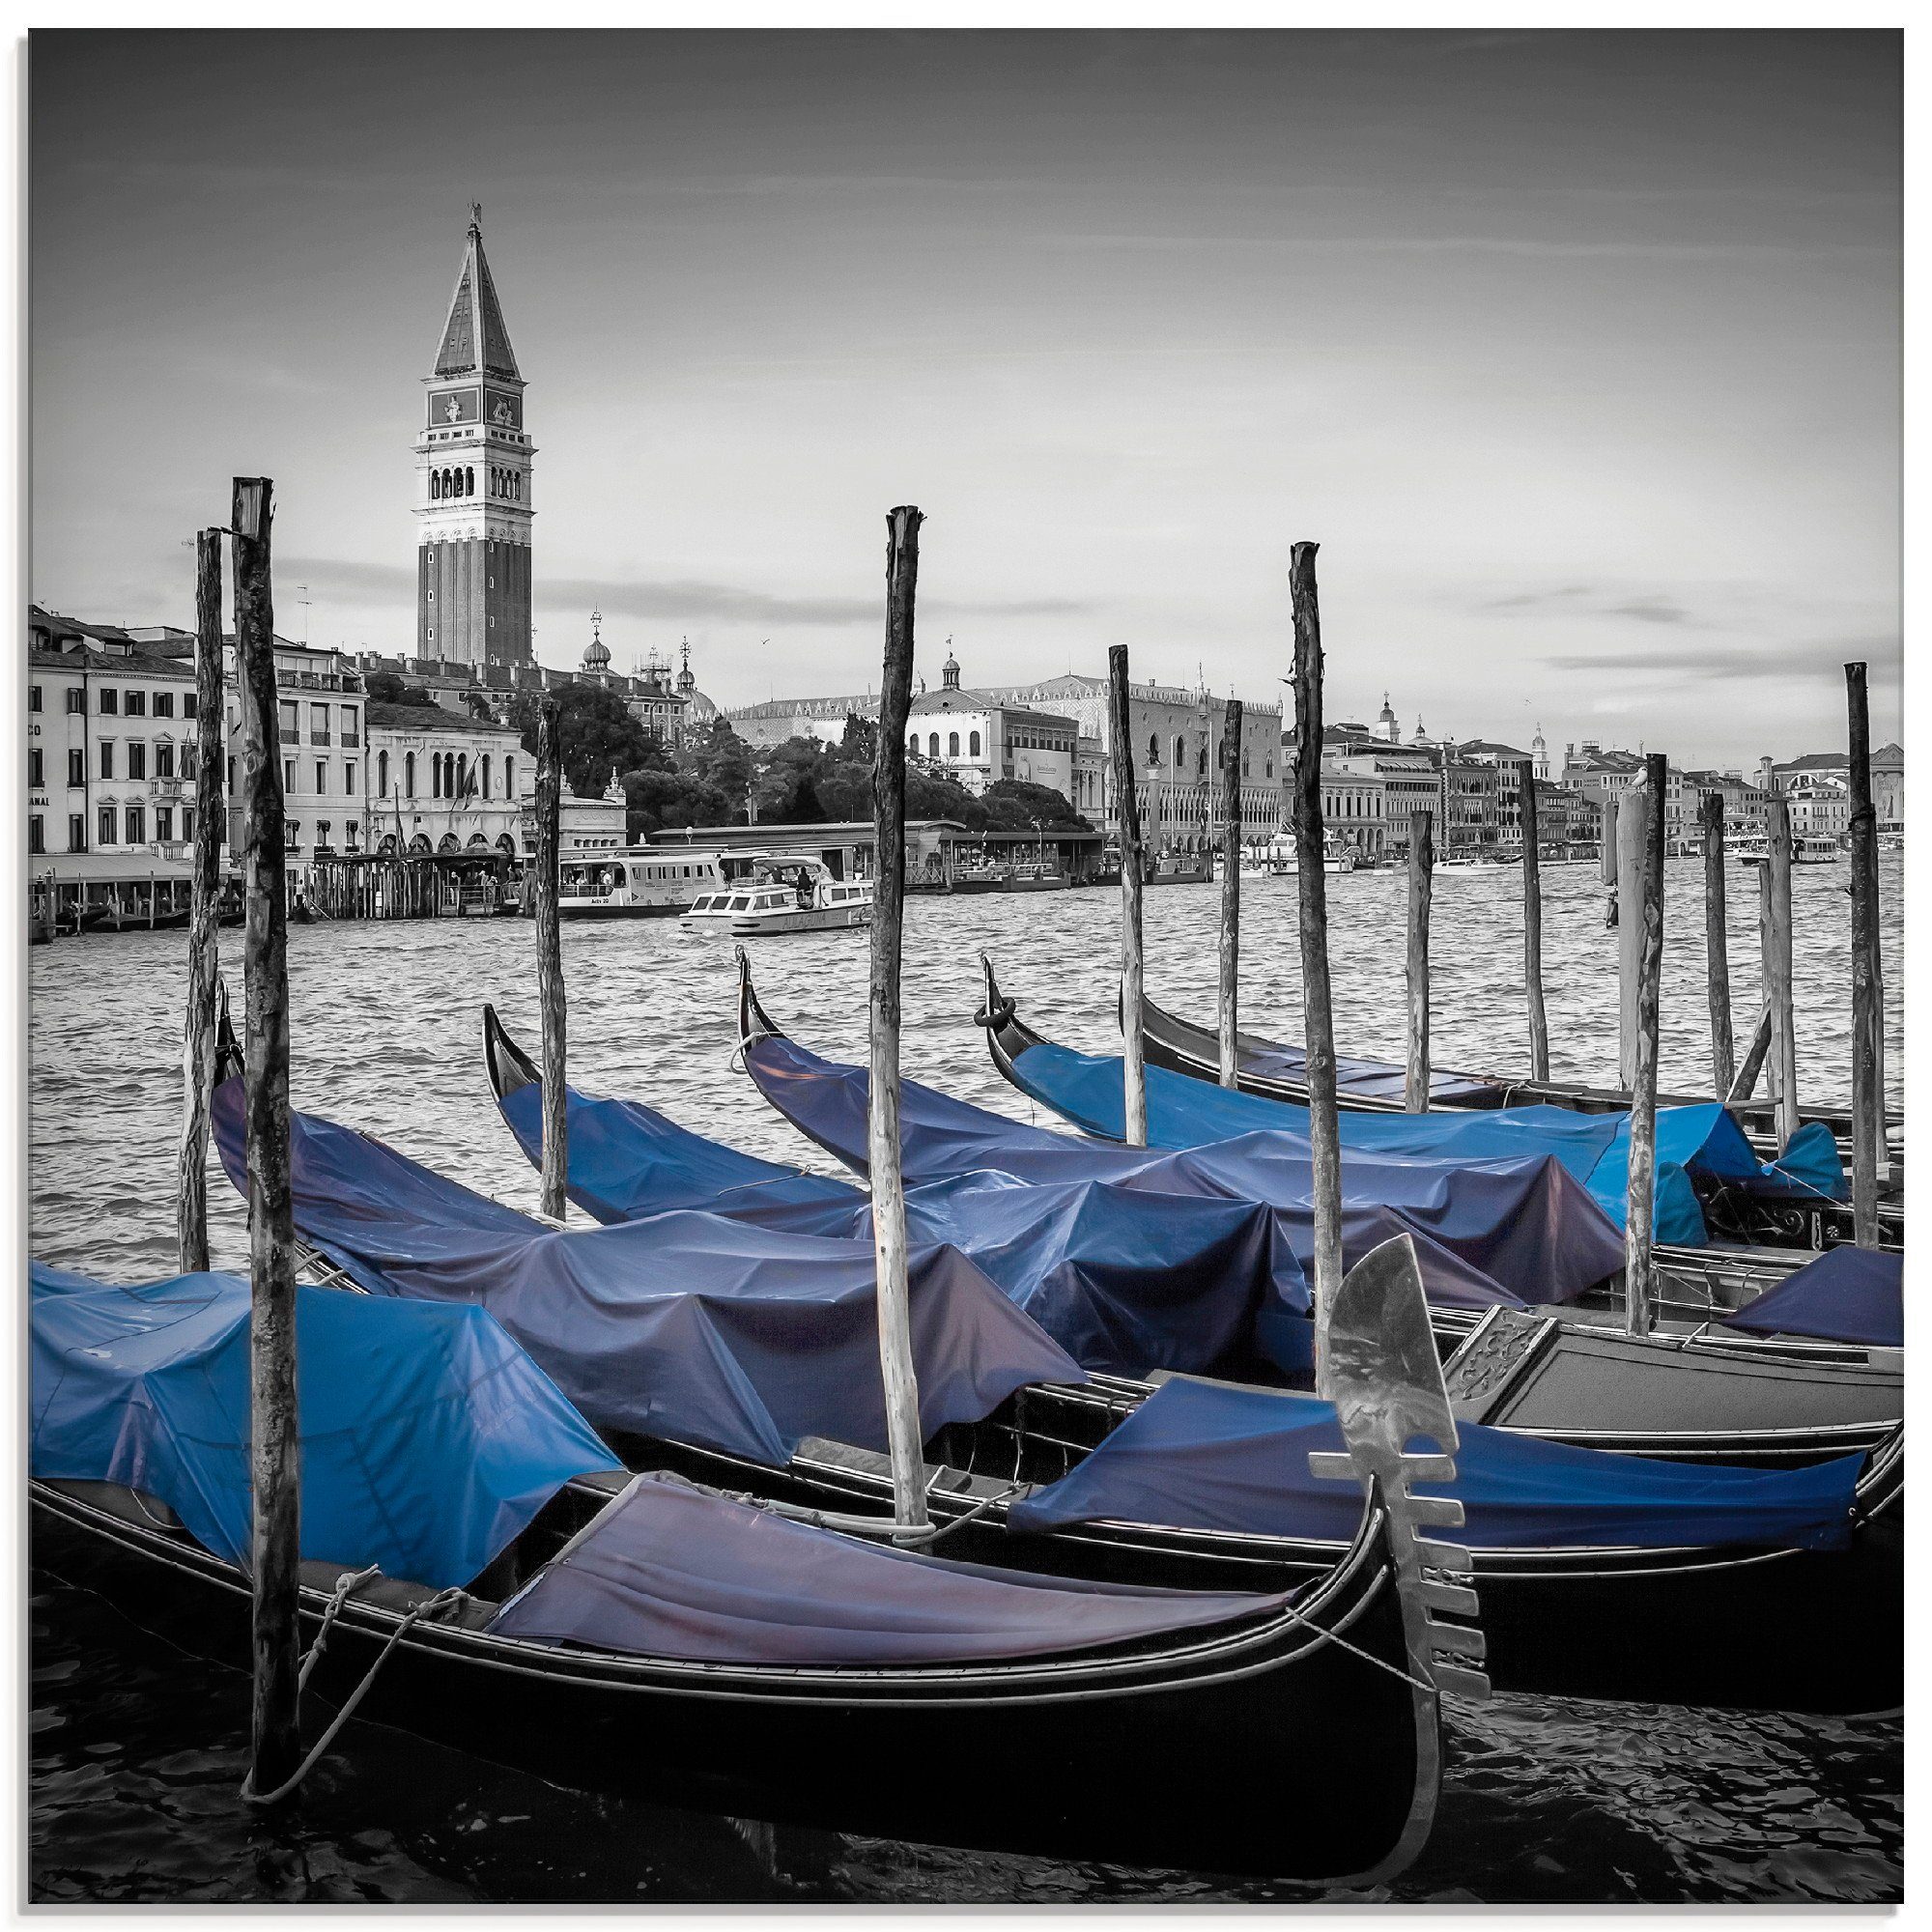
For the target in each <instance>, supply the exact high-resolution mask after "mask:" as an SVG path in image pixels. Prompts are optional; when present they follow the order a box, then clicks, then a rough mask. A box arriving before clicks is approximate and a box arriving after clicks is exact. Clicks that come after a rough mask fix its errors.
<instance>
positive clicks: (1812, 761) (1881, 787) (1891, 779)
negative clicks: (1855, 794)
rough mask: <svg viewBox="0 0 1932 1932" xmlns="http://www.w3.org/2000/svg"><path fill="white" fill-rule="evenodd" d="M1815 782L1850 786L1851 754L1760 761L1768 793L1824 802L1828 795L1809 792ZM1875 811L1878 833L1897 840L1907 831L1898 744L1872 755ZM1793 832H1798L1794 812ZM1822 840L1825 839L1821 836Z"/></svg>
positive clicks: (1761, 780) (1902, 763)
mask: <svg viewBox="0 0 1932 1932" xmlns="http://www.w3.org/2000/svg"><path fill="white" fill-rule="evenodd" d="M1814 779H1832V780H1835V781H1837V782H1838V783H1840V784H1842V785H1844V786H1845V787H1846V790H1847V793H1848V794H1849V791H1850V786H1851V754H1850V753H1849V752H1807V753H1805V754H1804V756H1803V757H1799V758H1787V759H1785V760H1784V761H1782V762H1781V763H1780V762H1776V761H1774V760H1773V759H1772V758H1771V757H1769V756H1766V757H1764V758H1761V759H1760V760H1759V761H1758V782H1759V783H1760V784H1761V785H1762V786H1763V787H1764V789H1765V790H1766V791H1767V792H1783V793H1785V794H1786V795H1787V796H1789V797H1792V798H1794V799H1795V798H1798V797H1801V796H1803V797H1806V798H1815V799H1820V800H1822V799H1823V798H1825V797H1826V796H1828V794H1825V793H1818V792H1813V791H1811V790H1809V789H1808V781H1811V780H1814ZM1871 787H1872V809H1873V810H1874V811H1875V812H1876V813H1877V815H1878V823H1879V830H1880V831H1881V832H1883V833H1885V834H1887V835H1888V836H1889V837H1896V836H1897V835H1899V834H1901V833H1902V832H1903V831H1904V829H1905V753H1904V751H1903V750H1902V749H1901V748H1900V747H1899V746H1897V745H1895V744H1887V745H1881V746H1880V747H1879V748H1878V749H1877V750H1876V751H1875V752H1873V753H1872V754H1871ZM1792 830H1793V832H1794V833H1795V832H1796V831H1797V812H1796V809H1795V808H1794V810H1793V823H1792ZM1819 836H1821V837H1823V836H1826V835H1823V834H1820V835H1819Z"/></svg>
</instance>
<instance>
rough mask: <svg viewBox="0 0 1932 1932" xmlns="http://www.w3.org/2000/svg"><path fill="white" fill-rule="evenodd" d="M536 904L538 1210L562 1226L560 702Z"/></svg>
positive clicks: (551, 744)
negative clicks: (540, 1085) (540, 1109)
mask: <svg viewBox="0 0 1932 1932" xmlns="http://www.w3.org/2000/svg"><path fill="white" fill-rule="evenodd" d="M535 802H536V818H537V825H536V832H537V857H536V868H535V871H534V873H533V875H532V880H531V889H532V892H533V893H534V895H535V898H536V926H537V1003H538V1005H539V1006H540V1007H541V1008H542V1009H543V1179H542V1192H541V1196H540V1198H539V1202H538V1205H539V1206H540V1207H541V1208H542V1209H543V1211H544V1212H545V1213H546V1214H548V1215H550V1216H552V1217H553V1218H554V1219H555V1220H558V1221H561V1220H562V1219H563V1209H564V1179H565V1178H566V1176H567V1175H568V1174H569V1172H570V1124H569V1114H568V1111H567V1108H566V1105H565V1082H566V1077H567V1076H566V1074H565V1071H564V1009H563V935H562V931H561V929H560V926H559V923H558V918H557V905H556V895H557V856H558V854H557V847H558V843H559V840H560V838H561V827H562V810H563V748H562V746H561V745H560V744H559V743H558V740H557V700H556V699H555V698H554V697H546V698H545V699H544V700H543V702H542V703H541V704H540V705H538V707H537V778H536V801H535Z"/></svg>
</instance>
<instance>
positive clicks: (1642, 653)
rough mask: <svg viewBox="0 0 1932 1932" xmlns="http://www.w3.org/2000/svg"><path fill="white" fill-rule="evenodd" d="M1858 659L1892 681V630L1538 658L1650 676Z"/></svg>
mask: <svg viewBox="0 0 1932 1932" xmlns="http://www.w3.org/2000/svg"><path fill="white" fill-rule="evenodd" d="M1861 659H1862V660H1863V661H1864V663H1866V664H1867V665H1869V666H1870V668H1871V678H1872V681H1873V682H1874V683H1891V682H1895V681H1896V680H1897V678H1898V676H1899V674H1900V671H1901V669H1902V665H1903V657H1902V651H1901V646H1900V641H1899V639H1898V638H1897V637H1896V636H1889V635H1887V636H1880V635H1877V634H1867V635H1864V636H1853V637H1836V638H1817V637H1812V638H1783V639H1751V640H1749V641H1748V642H1747V643H1742V644H1720V643H1719V642H1717V641H1716V640H1715V639H1714V640H1713V641H1711V642H1710V643H1686V642H1683V641H1680V640H1678V639H1672V640H1671V641H1670V642H1668V643H1658V644H1630V645H1625V646H1620V647H1619V646H1612V647H1609V648H1606V649H1603V650H1589V651H1567V652H1561V653H1558V654H1556V655H1553V656H1550V657H1547V658H1545V659H1544V660H1543V662H1544V663H1545V664H1547V665H1548V666H1549V668H1551V669H1552V670H1562V671H1598V672H1601V671H1632V672H1638V673H1641V674H1642V675H1643V676H1644V677H1646V678H1650V679H1655V678H1658V677H1666V678H1671V679H1705V680H1717V681H1723V680H1727V679H1732V678H1751V679H1758V678H1763V677H1765V676H1766V675H1768V674H1770V675H1776V674H1780V673H1781V674H1783V675H1786V676H1804V675H1805V674H1806V673H1810V674H1813V675H1823V674H1824V673H1826V672H1828V671H1830V672H1836V671H1838V670H1839V668H1841V667H1842V666H1844V665H1847V664H1852V663H1856V662H1858V661H1859V660H1861Z"/></svg>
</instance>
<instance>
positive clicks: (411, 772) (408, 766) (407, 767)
mask: <svg viewBox="0 0 1932 1932" xmlns="http://www.w3.org/2000/svg"><path fill="white" fill-rule="evenodd" d="M403 795H404V796H405V797H406V798H413V797H415V795H416V754H415V753H413V752H405V753H403Z"/></svg>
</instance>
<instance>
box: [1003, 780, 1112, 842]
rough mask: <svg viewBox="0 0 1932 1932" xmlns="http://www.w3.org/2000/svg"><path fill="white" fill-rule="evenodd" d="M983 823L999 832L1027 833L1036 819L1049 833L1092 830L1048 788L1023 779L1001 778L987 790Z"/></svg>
mask: <svg viewBox="0 0 1932 1932" xmlns="http://www.w3.org/2000/svg"><path fill="white" fill-rule="evenodd" d="M985 810H986V823H987V824H988V825H989V826H991V827H992V828H993V829H994V830H995V831H998V832H1028V831H1031V830H1032V829H1033V823H1034V820H1035V819H1038V820H1039V822H1040V824H1041V825H1042V826H1043V827H1044V828H1045V829H1046V830H1047V831H1049V832H1091V831H1092V830H1093V829H1094V828H1093V827H1092V826H1091V825H1089V824H1088V822H1087V821H1086V819H1084V818H1083V817H1081V815H1080V814H1079V813H1078V812H1077V811H1075V810H1073V808H1072V806H1070V805H1069V804H1067V802H1066V800H1065V796H1064V795H1063V794H1061V793H1060V792H1057V791H1055V790H1054V789H1053V787H1052V786H1051V785H1042V784H1033V783H1031V782H1029V781H1027V780H1026V779H1001V780H1000V781H998V782H997V783H994V784H989V785H988V786H987V787H986V797H985Z"/></svg>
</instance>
